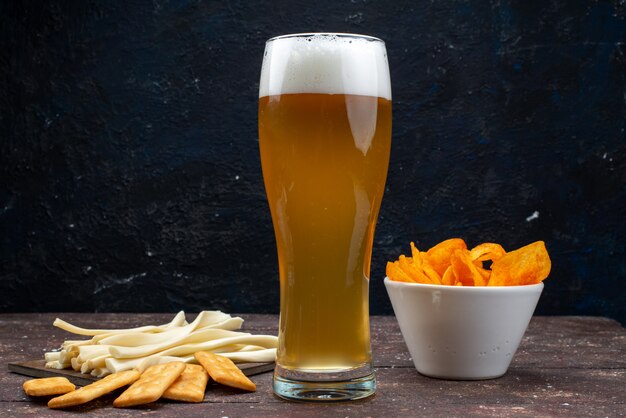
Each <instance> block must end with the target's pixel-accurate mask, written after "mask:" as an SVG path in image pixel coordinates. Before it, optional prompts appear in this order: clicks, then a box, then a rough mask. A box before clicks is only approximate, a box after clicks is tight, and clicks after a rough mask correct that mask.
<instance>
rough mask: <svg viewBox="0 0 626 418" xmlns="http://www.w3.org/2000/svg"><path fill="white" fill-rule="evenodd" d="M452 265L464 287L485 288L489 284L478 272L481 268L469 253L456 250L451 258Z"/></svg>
mask: <svg viewBox="0 0 626 418" xmlns="http://www.w3.org/2000/svg"><path fill="white" fill-rule="evenodd" d="M450 264H451V265H452V271H453V272H454V275H455V277H456V278H457V280H458V281H460V282H461V283H463V286H485V285H486V284H487V281H486V280H485V278H484V277H483V275H482V274H480V271H479V270H478V269H479V267H477V266H476V265H475V264H474V262H473V261H472V257H471V256H470V252H469V251H467V250H456V251H455V252H454V254H452V256H451V257H450Z"/></svg>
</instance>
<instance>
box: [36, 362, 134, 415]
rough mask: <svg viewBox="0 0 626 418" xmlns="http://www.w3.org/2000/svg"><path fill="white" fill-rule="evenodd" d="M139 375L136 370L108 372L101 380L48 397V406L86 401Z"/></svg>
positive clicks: (131, 380) (64, 405) (68, 404)
mask: <svg viewBox="0 0 626 418" xmlns="http://www.w3.org/2000/svg"><path fill="white" fill-rule="evenodd" d="M140 375H141V374H140V373H139V372H138V371H137V370H126V371H123V372H118V373H113V374H110V375H108V376H106V377H105V378H103V379H102V380H98V381H97V382H94V383H91V384H89V385H87V386H83V387H82V388H80V389H78V390H75V391H73V392H70V393H67V394H65V395H63V396H58V397H56V398H52V399H50V401H49V402H48V406H49V407H50V408H54V409H56V408H67V407H68V406H75V405H81V404H84V403H87V402H89V401H92V400H94V399H96V398H99V397H100V396H102V395H106V394H107V393H109V392H113V391H114V390H115V389H118V388H121V387H122V386H126V385H129V384H131V383H133V382H134V381H135V380H137V379H139V376H140Z"/></svg>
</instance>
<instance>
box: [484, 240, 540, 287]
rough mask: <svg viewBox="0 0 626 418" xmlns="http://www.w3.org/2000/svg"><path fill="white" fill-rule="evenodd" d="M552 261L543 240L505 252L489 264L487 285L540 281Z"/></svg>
mask: <svg viewBox="0 0 626 418" xmlns="http://www.w3.org/2000/svg"><path fill="white" fill-rule="evenodd" d="M551 267H552V262H551V261H550V256H549V255H548V250H546V245H545V243H544V242H543V241H537V242H534V243H532V244H529V245H527V246H525V247H522V248H520V249H519V250H515V251H511V252H509V253H506V254H505V255H503V256H502V257H501V258H499V259H497V260H495V261H494V262H493V264H492V265H491V278H490V279H489V286H514V285H527V284H536V283H540V282H542V281H543V280H544V279H545V278H546V277H548V274H550V269H551Z"/></svg>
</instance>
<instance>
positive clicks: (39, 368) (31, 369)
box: [8, 360, 274, 386]
mask: <svg viewBox="0 0 626 418" xmlns="http://www.w3.org/2000/svg"><path fill="white" fill-rule="evenodd" d="M237 366H238V367H239V368H240V369H241V371H242V372H243V373H244V374H245V375H246V376H253V375H255V374H260V373H265V372H269V371H271V370H274V363H273V362H272V363H240V364H237ZM8 368H9V370H10V371H12V372H14V373H18V374H22V375H25V376H31V377H57V376H62V377H66V378H67V379H68V380H69V381H70V382H72V383H74V384H75V385H78V386H85V385H88V384H90V383H93V382H95V381H96V380H98V378H97V377H93V376H91V375H89V374H83V373H80V372H77V371H74V370H72V369H62V370H58V369H49V368H46V361H45V360H30V361H22V362H16V363H9V364H8Z"/></svg>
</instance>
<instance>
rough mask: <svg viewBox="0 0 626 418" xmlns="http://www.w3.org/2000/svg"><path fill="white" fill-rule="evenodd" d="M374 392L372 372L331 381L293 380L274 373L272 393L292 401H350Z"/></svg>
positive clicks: (374, 379) (374, 380)
mask: <svg viewBox="0 0 626 418" xmlns="http://www.w3.org/2000/svg"><path fill="white" fill-rule="evenodd" d="M333 377H335V376H333ZM374 392H376V376H375V374H374V372H371V373H370V374H368V375H367V376H363V377H358V378H352V379H349V380H332V381H320V380H314V381H307V380H300V379H299V380H294V379H288V378H285V377H283V376H280V375H279V374H278V373H274V393H275V394H276V395H277V396H279V397H281V398H283V399H288V400H293V401H309V402H338V401H352V400H355V399H362V398H366V397H368V396H371V395H373V394H374Z"/></svg>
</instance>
